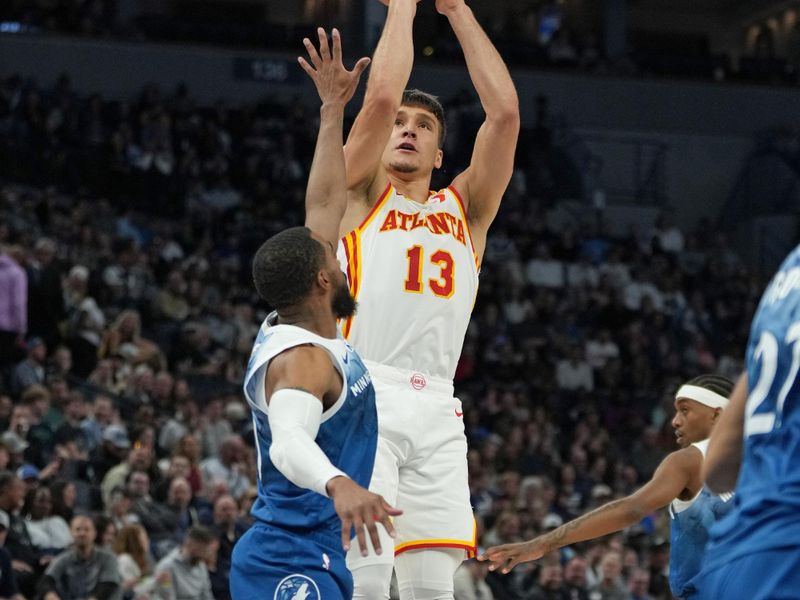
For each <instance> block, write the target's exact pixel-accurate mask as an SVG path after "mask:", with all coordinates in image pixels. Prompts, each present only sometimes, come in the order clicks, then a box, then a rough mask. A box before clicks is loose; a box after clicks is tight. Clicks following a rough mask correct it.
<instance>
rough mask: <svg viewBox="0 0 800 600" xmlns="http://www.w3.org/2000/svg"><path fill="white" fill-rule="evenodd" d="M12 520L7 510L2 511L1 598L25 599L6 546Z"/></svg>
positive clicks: (0, 549) (0, 517)
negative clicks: (20, 590) (20, 591)
mask: <svg viewBox="0 0 800 600" xmlns="http://www.w3.org/2000/svg"><path fill="white" fill-rule="evenodd" d="M9 526H10V520H9V518H8V514H7V513H6V512H5V511H0V598H4V599H7V600H25V598H24V596H22V594H20V593H19V586H18V585H17V578H16V576H15V575H14V570H13V568H12V567H11V555H10V554H9V553H8V550H6V549H5V548H4V546H5V543H6V537H7V536H8V529H9Z"/></svg>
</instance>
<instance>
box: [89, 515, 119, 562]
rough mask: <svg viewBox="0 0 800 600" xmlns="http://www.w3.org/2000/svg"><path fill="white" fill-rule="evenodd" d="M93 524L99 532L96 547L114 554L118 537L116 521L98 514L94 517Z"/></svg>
mask: <svg viewBox="0 0 800 600" xmlns="http://www.w3.org/2000/svg"><path fill="white" fill-rule="evenodd" d="M92 522H93V523H94V529H95V531H96V532H97V539H96V540H95V545H96V546H98V547H99V548H102V549H103V550H108V551H109V552H113V551H114V539H115V538H116V537H117V525H116V524H115V523H114V519H112V518H111V517H110V516H108V515H104V514H99V513H98V514H95V515H94V518H93V519H92Z"/></svg>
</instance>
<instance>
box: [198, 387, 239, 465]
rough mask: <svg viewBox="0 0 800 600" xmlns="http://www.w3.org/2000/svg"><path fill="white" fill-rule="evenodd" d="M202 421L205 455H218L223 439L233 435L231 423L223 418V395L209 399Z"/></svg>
mask: <svg viewBox="0 0 800 600" xmlns="http://www.w3.org/2000/svg"><path fill="white" fill-rule="evenodd" d="M200 422H201V425H200V428H201V430H202V440H203V456H205V457H207V456H216V455H217V454H219V451H220V448H221V446H222V443H223V441H224V440H225V439H226V438H228V437H230V436H231V435H233V429H232V428H231V425H230V423H228V421H226V420H225V419H224V418H223V404H222V398H221V397H215V398H211V399H209V401H208V403H207V404H206V407H205V410H204V411H203V416H202V417H201V419H200Z"/></svg>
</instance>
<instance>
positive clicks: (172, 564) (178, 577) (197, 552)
mask: <svg viewBox="0 0 800 600" xmlns="http://www.w3.org/2000/svg"><path fill="white" fill-rule="evenodd" d="M214 542H215V537H214V534H213V533H211V531H209V530H208V529H206V528H205V527H192V528H191V529H189V531H188V532H187V534H186V540H185V541H184V542H183V545H182V546H181V547H180V548H175V549H174V550H173V551H172V552H170V553H169V554H168V555H167V556H165V557H164V558H163V559H162V560H161V561H160V562H159V563H158V565H156V580H157V581H158V583H159V584H160V585H161V587H163V588H165V590H167V592H166V593H167V597H168V598H169V599H170V600H192V599H197V600H214V596H213V595H212V594H211V581H210V579H209V576H208V568H207V567H206V560H208V557H209V552H210V550H211V548H212V546H213V544H214Z"/></svg>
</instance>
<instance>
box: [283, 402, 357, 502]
mask: <svg viewBox="0 0 800 600" xmlns="http://www.w3.org/2000/svg"><path fill="white" fill-rule="evenodd" d="M267 417H268V418H269V428H270V430H271V431H272V445H271V446H270V448H269V457H270V459H271V460H272V464H274V465H275V468H276V469H278V470H279V471H280V472H281V473H283V475H284V476H285V477H286V479H288V480H289V481H291V482H292V483H293V484H295V485H296V486H299V487H302V488H306V489H309V490H313V491H315V492H317V493H319V494H322V495H323V496H326V497H327V496H328V492H327V490H326V488H325V486H326V484H327V483H328V481H330V480H331V479H333V478H334V477H339V476H343V477H347V475H345V474H344V473H343V472H342V471H340V470H339V469H337V468H336V467H334V466H333V464H331V461H330V460H329V459H328V457H327V456H325V453H324V452H323V451H322V449H321V448H320V447H319V446H318V445H317V443H316V442H315V441H314V440H315V439H316V437H317V432H318V431H319V425H320V422H321V420H322V402H320V400H319V398H316V397H314V396H313V395H311V394H309V393H308V392H304V391H301V390H292V389H282V390H278V391H277V392H275V393H274V394H272V396H271V397H270V399H269V407H268V411H267Z"/></svg>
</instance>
